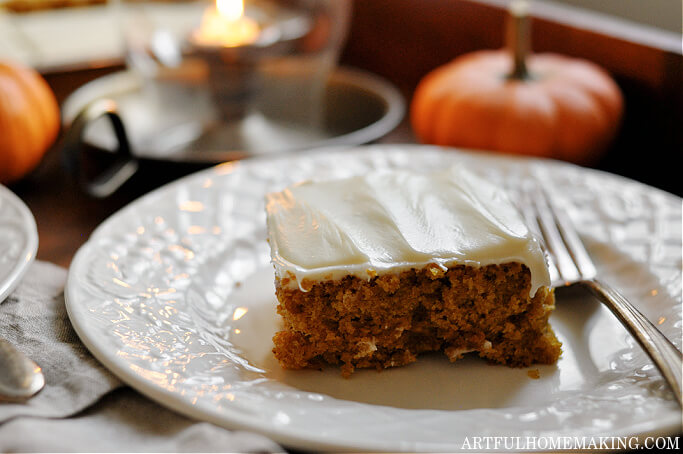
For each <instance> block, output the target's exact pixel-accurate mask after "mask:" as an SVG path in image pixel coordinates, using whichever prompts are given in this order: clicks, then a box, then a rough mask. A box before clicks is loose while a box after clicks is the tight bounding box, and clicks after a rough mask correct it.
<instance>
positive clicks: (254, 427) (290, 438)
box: [65, 144, 680, 451]
mask: <svg viewBox="0 0 683 454" xmlns="http://www.w3.org/2000/svg"><path fill="white" fill-rule="evenodd" d="M383 147H389V148H396V147H399V148H405V147H408V148H420V149H432V150H437V151H441V152H443V151H444V148H443V147H435V146H431V145H415V144H392V145H370V146H360V147H358V146H333V147H324V148H322V149H316V150H307V151H303V152H293V153H286V154H280V155H277V156H257V157H252V158H248V159H245V160H243V162H244V163H248V165H258V162H260V161H272V160H281V159H286V158H287V157H288V156H291V157H299V158H300V157H302V153H303V154H306V153H311V154H317V153H321V152H339V151H344V150H354V149H358V148H373V149H375V148H383ZM448 151H449V152H452V151H456V152H461V153H465V154H469V153H470V151H469V150H462V149H458V150H455V149H448ZM473 154H476V155H488V156H497V157H500V158H501V159H508V160H511V161H525V162H533V161H545V162H548V161H553V160H548V159H539V158H532V157H523V156H508V155H499V154H496V153H489V152H480V151H476V152H474V153H473ZM556 162H557V163H558V164H560V165H567V166H573V165H572V164H569V163H566V162H562V161H556ZM577 167H578V166H577ZM582 169H583V170H584V171H586V172H592V173H594V174H601V173H604V174H607V175H609V176H610V177H611V178H613V179H616V180H621V181H623V182H628V183H630V184H634V183H635V184H637V185H639V186H641V187H643V188H645V189H647V190H651V191H655V192H660V193H662V194H664V195H665V196H667V197H672V198H674V199H678V197H676V196H675V195H673V194H670V193H668V192H665V191H662V190H660V189H657V188H652V187H650V186H647V185H645V184H643V183H640V182H637V181H634V180H631V179H629V178H626V177H622V176H619V175H614V174H609V173H607V172H603V171H600V170H596V169H585V168H582ZM211 171H212V170H211V169H205V170H201V171H199V172H196V173H193V174H191V175H188V176H185V177H183V178H181V179H179V180H176V181H173V182H170V183H168V184H166V185H164V186H161V187H159V188H157V189H155V190H153V191H151V192H150V193H147V194H145V195H143V196H141V197H140V198H138V199H137V200H134V201H133V202H131V203H130V204H129V205H127V206H125V207H123V208H122V209H121V210H119V211H118V212H116V213H114V214H113V215H112V216H111V217H110V218H108V219H107V220H105V221H104V222H103V223H102V224H101V225H100V226H98V227H97V229H96V230H95V231H94V232H93V234H92V236H91V238H93V237H95V236H97V235H98V234H99V232H101V231H102V230H105V229H106V228H108V225H109V223H111V222H114V218H118V217H119V216H125V213H126V211H127V210H129V209H133V208H134V207H135V205H137V204H141V203H144V201H145V200H147V199H149V198H153V197H156V196H158V195H159V194H160V193H162V192H165V191H168V190H170V189H171V188H172V187H175V186H182V185H183V184H184V183H185V182H186V181H188V180H190V179H194V178H199V177H198V175H201V174H209V173H210V172H211ZM91 247H93V244H92V242H90V240H88V241H87V242H86V243H85V244H84V245H83V246H82V247H81V248H80V249H79V251H78V252H77V254H76V255H75V256H74V260H73V264H78V263H79V262H80V261H81V259H82V258H83V257H84V256H86V255H87V253H88V252H89V248H91ZM73 268H74V267H73V266H72V268H70V272H69V275H68V277H67V285H66V287H65V299H66V308H67V313H68V315H69V318H70V319H71V321H72V324H73V325H74V328H75V330H76V332H77V334H78V335H79V337H80V338H81V340H82V341H83V343H84V344H85V345H86V347H88V349H89V350H90V351H91V352H92V353H93V355H94V356H95V357H96V358H97V359H99V360H100V361H101V362H102V363H103V364H105V365H106V366H107V368H109V369H110V370H111V371H112V372H114V373H115V374H116V375H117V376H119V377H120V378H122V380H123V381H125V382H127V383H129V384H131V385H134V387H135V388H136V389H137V390H139V391H140V392H142V393H143V394H144V395H146V396H148V397H150V398H151V399H152V400H155V401H156V402H158V403H160V404H161V405H164V406H167V407H169V408H172V409H174V410H176V411H178V412H180V413H183V414H186V415H188V416H191V417H195V418H198V419H202V420H205V421H208V422H211V423H214V424H217V425H220V426H223V427H227V428H229V429H245V430H251V431H255V432H257V433H261V434H263V435H266V436H268V437H271V438H272V439H273V440H274V441H276V442H279V443H282V444H284V445H286V446H292V447H296V448H301V449H313V450H320V449H323V450H335V451H339V450H342V451H344V450H352V451H356V450H380V451H382V450H397V449H399V448H397V446H396V444H395V443H394V444H391V445H387V443H386V442H384V441H377V442H376V443H369V442H362V443H354V442H353V441H349V442H348V443H344V444H339V443H334V442H330V441H329V440H326V439H325V438H324V437H320V436H316V435H315V434H310V435H308V434H307V435H296V434H295V435H292V433H291V432H288V431H286V430H285V431H283V430H278V429H277V428H276V427H275V426H273V425H270V426H269V427H264V426H263V421H262V420H261V419H258V418H253V419H251V420H250V418H249V417H248V416H246V415H244V414H240V413H239V408H236V409H234V410H231V411H224V412H220V413H219V412H217V411H213V410H212V409H207V408H199V407H197V406H194V405H192V404H191V403H188V402H185V401H182V400H180V401H178V400H176V398H175V394H174V393H172V392H170V391H168V390H166V389H163V388H160V387H157V386H155V385H154V384H152V383H150V382H149V381H147V380H144V379H142V378H140V377H138V376H136V375H133V374H129V373H127V371H126V370H125V368H123V367H120V366H119V365H118V364H116V363H114V362H112V361H110V360H109V358H108V356H107V354H106V352H103V351H100V350H99V349H98V347H97V345H95V344H94V343H92V342H90V339H88V337H87V334H86V333H85V332H84V330H83V329H82V327H81V326H80V325H79V323H78V322H75V318H77V316H78V311H79V310H80V308H78V307H76V306H75V304H76V303H74V302H73V300H74V299H75V298H73V297H72V296H71V292H72V289H71V287H72V285H73V284H71V282H72V281H73V280H74V279H76V278H75V277H74V276H73V273H71V270H72V269H73ZM74 322H75V323H74ZM670 419H671V418H670ZM226 422H227V423H228V424H227V425H226ZM643 426H644V424H641V425H640V426H639V428H638V429H637V430H635V431H633V430H631V431H621V432H619V431H616V432H615V435H616V436H633V437H641V436H658V435H671V434H676V433H678V432H679V431H680V424H679V422H678V421H675V420H673V419H671V420H662V421H660V423H659V424H656V425H654V426H653V425H647V427H643ZM632 428H633V427H632ZM432 448H434V450H437V451H440V450H442V449H440V448H439V447H438V446H436V447H432Z"/></svg>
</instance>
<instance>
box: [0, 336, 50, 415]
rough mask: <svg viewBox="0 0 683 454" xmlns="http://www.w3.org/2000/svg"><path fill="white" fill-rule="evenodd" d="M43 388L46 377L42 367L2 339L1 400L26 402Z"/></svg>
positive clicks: (0, 366) (0, 364)
mask: <svg viewBox="0 0 683 454" xmlns="http://www.w3.org/2000/svg"><path fill="white" fill-rule="evenodd" d="M43 386H45V377H44V376H43V372H42V370H41V368H40V366H38V365H37V364H36V363H34V362H33V361H31V360H30V359H28V358H27V357H26V356H25V355H24V354H23V353H21V352H20V351H19V350H17V349H16V348H15V347H14V346H13V345H12V344H10V343H9V342H7V341H6V340H4V339H2V338H0V400H11V401H17V400H25V399H28V398H29V397H31V396H33V395H35V394H36V393H37V392H38V391H40V390H41V389H43Z"/></svg>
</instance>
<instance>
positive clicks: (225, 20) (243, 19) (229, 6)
mask: <svg viewBox="0 0 683 454" xmlns="http://www.w3.org/2000/svg"><path fill="white" fill-rule="evenodd" d="M259 33H260V28H259V25H258V24H257V23H256V21H254V20H253V19H251V18H249V17H247V16H246V15H245V14H244V0H216V6H215V8H207V10H206V11H205V12H204V17H203V18H202V24H201V26H200V27H199V30H197V32H196V33H195V36H194V37H195V39H196V41H197V43H198V44H202V45H208V46H223V47H237V46H244V45H247V44H252V43H254V42H255V41H256V40H257V39H258V36H259Z"/></svg>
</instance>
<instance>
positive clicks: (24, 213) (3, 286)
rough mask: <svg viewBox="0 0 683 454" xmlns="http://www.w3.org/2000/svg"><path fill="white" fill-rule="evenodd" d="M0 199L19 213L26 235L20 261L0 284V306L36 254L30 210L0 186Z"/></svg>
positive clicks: (13, 194)
mask: <svg viewBox="0 0 683 454" xmlns="http://www.w3.org/2000/svg"><path fill="white" fill-rule="evenodd" d="M0 198H3V199H4V200H5V201H7V202H8V203H11V204H12V206H13V207H15V208H16V209H17V210H18V211H19V214H20V216H21V220H20V221H21V225H22V227H23V228H24V230H23V232H24V233H25V234H26V245H25V247H24V249H23V250H22V251H21V253H20V254H19V258H20V259H19V260H18V262H17V263H15V265H14V268H13V269H12V271H11V272H10V273H9V275H8V276H7V278H6V279H5V281H4V282H0V304H2V302H3V301H4V300H5V298H7V297H8V296H9V294H10V293H12V291H14V289H15V288H16V287H17V285H19V282H20V281H21V279H22V278H23V277H24V274H26V272H27V271H28V268H29V266H30V265H31V263H33V261H34V260H35V258H36V254H37V252H38V228H37V227H36V221H35V219H34V217H33V214H32V213H31V210H29V208H28V206H26V204H25V203H24V202H23V201H22V200H21V199H20V198H19V197H18V196H17V195H16V194H15V193H14V192H12V191H10V190H9V189H8V188H7V187H5V186H3V185H0Z"/></svg>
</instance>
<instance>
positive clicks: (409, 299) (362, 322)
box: [266, 167, 561, 377]
mask: <svg viewBox="0 0 683 454" xmlns="http://www.w3.org/2000/svg"><path fill="white" fill-rule="evenodd" d="M266 211H267V226H268V241H269V244H270V247H271V258H272V263H273V266H274V268H275V287H276V295H277V299H278V302H279V303H278V306H277V312H278V313H279V314H280V316H281V317H282V322H283V328H282V330H281V331H279V332H277V333H276V334H275V336H274V338H273V342H274V344H275V347H274V349H273V353H274V354H275V357H276V358H277V359H278V361H279V362H280V364H281V366H282V367H284V368H286V369H302V368H322V367H324V366H325V365H340V366H341V373H342V375H343V376H345V377H348V376H350V375H351V374H352V373H353V372H354V370H355V369H356V368H376V369H378V370H379V369H384V368H388V367H393V366H402V365H405V364H409V363H411V362H413V361H415V360H416V359H417V356H418V355H419V354H420V353H424V352H431V351H443V352H444V353H445V354H446V355H447V357H448V358H449V359H450V360H451V361H455V360H457V359H459V358H462V357H463V355H464V354H465V353H469V352H476V353H477V354H478V355H479V356H481V357H483V358H486V359H488V360H491V361H494V362H498V363H501V364H506V365H508V366H517V367H522V366H528V365H530V364H532V363H541V364H551V363H554V362H555V361H557V359H558V357H559V355H560V352H561V349H560V342H559V341H558V340H557V338H556V337H555V335H554V333H553V331H552V329H551V327H550V326H549V324H548V317H549V315H550V313H551V311H552V310H553V309H554V303H555V299H554V293H553V291H552V290H551V289H550V288H549V285H550V280H549V275H548V269H547V265H546V262H545V256H544V253H543V251H542V249H541V246H540V244H539V241H538V239H537V238H536V237H535V236H534V235H532V234H531V233H530V231H529V229H528V228H527V227H526V225H525V224H524V222H523V221H522V218H521V217H520V215H519V213H518V212H517V210H516V208H515V207H514V205H513V204H512V203H511V202H510V200H509V199H508V197H507V195H506V194H505V193H504V192H503V191H501V190H500V189H498V188H497V187H495V186H494V185H492V184H491V183H489V182H488V181H485V180H483V179H481V178H479V177H477V176H475V175H474V174H473V173H471V172H470V171H468V170H466V169H465V168H463V167H454V168H451V169H448V170H445V171H440V172H438V173H432V174H420V173H412V172H408V171H376V172H373V173H369V174H366V175H362V176H356V177H352V178H347V179H339V180H330V181H318V182H316V181H306V182H303V183H300V184H296V185H294V186H292V187H289V188H287V189H285V190H283V191H282V192H276V193H270V194H268V195H267V196H266Z"/></svg>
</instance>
